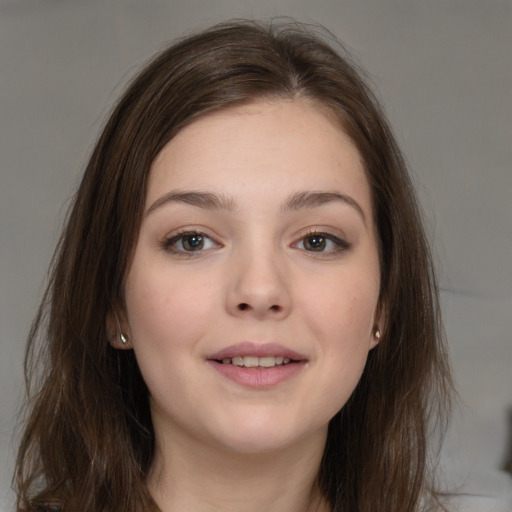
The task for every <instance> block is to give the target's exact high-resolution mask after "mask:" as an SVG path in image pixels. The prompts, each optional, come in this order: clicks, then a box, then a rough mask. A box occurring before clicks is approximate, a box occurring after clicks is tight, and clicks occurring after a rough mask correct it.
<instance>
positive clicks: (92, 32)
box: [0, 0, 512, 498]
mask: <svg viewBox="0 0 512 512" xmlns="http://www.w3.org/2000/svg"><path fill="white" fill-rule="evenodd" d="M276 15H289V16H294V17H297V18H298V19H300V20H302V21H317V22H320V23H322V24H324V25H325V26H326V27H327V28H329V29H330V30H331V31H332V32H334V33H335V34H336V35H337V36H338V37H340V38H341V39H342V40H343V41H344V42H345V43H346V44H347V46H348V48H349V49H351V51H352V52H353V54H354V55H355V57H356V58H357V59H358V60H359V61H361V62H362V63H363V65H364V66H365V67H366V68H367V69H368V70H369V71H370V74H371V77H372V79H373V81H374V82H375V84H377V87H378V94H379V96H380V97H381V98H382V99H383V101H384V104H385V106H386V108H387V111H388V114H389V116H390V118H391V120H392V123H393V125H394V128H395V131H396V133H397V136H398V139H399V141H400V142H401V145H402V147H403V149H404V151H405V153H406V155H407V157H408V160H409V162H410V165H411V168H412V170H413V174H414V177H415V180H416V183H417V186H418V190H419V194H420V197H421V200H422V203H423V207H424V209H425V212H426V216H427V219H428V223H429V228H430V230H431V232H432V235H433V238H434V241H435V245H436V258H437V263H438V268H439V273H440V281H441V285H442V288H443V292H442V301H443V308H444V314H445V323H446V330H447V335H448V340H449V344H450V347H451V352H452V356H453V366H454V369H455V375H456V379H457V383H458V386H459V391H460V394H461V398H462V401H461V403H462V405H461V408H460V411H459V412H458V413H457V414H456V416H455V422H454V424H453V425H452V428H451V430H450V433H449V436H448V441H447V446H446V448H445V453H446V454H447V457H448V458H450V459H451V460H457V461H463V463H464V464H468V465H471V466H478V467H481V468H484V469H489V470H490V469H496V468H498V467H499V466H500V465H501V464H502V462H503V458H504V456H505V449H506V445H507V437H508V433H507V422H506V414H507V410H509V409H510V408H511V407H512V371H511V370H510V366H511V363H512V328H511V325H512V322H511V317H512V228H511V225H512V201H511V199H510V197H511V195H512V169H511V162H512V150H511V147H512V137H511V135H512V134H511V119H512V101H511V100H512V98H511V96H512V94H511V90H512V87H511V86H512V60H511V57H512V1H511V0H430V1H422V0H417V1H414V0H410V1H404V0H402V1H400V0H346V1H344V0H331V1H329V0H316V1H314V2H313V1H311V0H296V1H292V0H289V1H285V0H282V1H278V0H274V1H272V0H259V1H256V0H254V1H251V0H239V1H236V2H235V1H222V0H209V1H206V0H205V1H200V0H189V1H178V0H174V1H173V0H167V1H165V0H154V1H147V0H146V1H144V0H138V1H137V0H102V1H99V0H82V1H65V0H61V1H57V0H53V1H50V0H12V1H9V0H0V119H1V122H0V180H1V186H0V229H1V232H0V240H1V242H0V265H1V267H0V283H1V289H0V315H1V322H0V350H1V357H0V489H1V491H0V498H1V496H2V495H5V492H6V491H5V490H6V489H7V488H8V485H9V479H10V474H11V471H12V460H13V454H14V446H13V442H12V441H11V434H12V431H13V429H15V425H16V420H15V411H16V404H17V403H18V400H19V398H20V396H21V395H22V393H23V380H22V370H21V366H22V357H23V347H24V340H25V337H26V334H27V331H28V328H29V324H30V321H31V319H32V317H33V315H34V313H35V310H36V307H37V304H38V301H39V300H40V298H41V294H42V290H43V282H44V279H45V272H46V269H47V266H48V263H49V260H50V257H51V254H52V251H53V247H54V245H55V243H56V239H57V235H58V232H59V228H60V225H61V222H62V220H63V216H64V213H65V211H66V208H67V206H68V204H69V200H68V199H69V197H70V195H71V193H72V191H73V190H74V188H75V186H76V185H77V182H78V179H79V176H80V174H81V171H82V168H83V165H84V163H85V161H86V158H87V156H88V154H89V152H90V150H91V146H92V144H93V142H94V140H95V138H96V136H97V134H98V132H99V129H100V127H101V125H102V122H103V121H104V119H105V117H106V115H107V113H108V111H109V109H110V107H111V105H112V103H113V101H114V100H115V99H116V98H117V97H118V96H119V94H120V92H121V91H122V89H123V84H124V83H125V82H126V81H127V80H128V79H129V78H130V77H132V76H133V74H134V73H135V71H136V70H137V69H138V67H139V66H140V65H141V64H142V63H143V62H144V61H145V60H146V59H147V58H148V57H149V56H150V55H152V54H153V53H154V52H155V51H156V50H158V49H159V48H161V47H162V45H163V43H164V42H165V41H168V40H170V39H172V38H174V37H176V36H181V35H184V34H185V33H187V32H188V31H189V30H190V29H199V28H204V27H206V26H208V25H210V24H211V23H214V22H217V21H221V20H223V19H226V18H232V17H256V18H261V17H270V16H276ZM100 321H101V320H100Z"/></svg>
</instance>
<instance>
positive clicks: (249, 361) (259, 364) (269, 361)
mask: <svg viewBox="0 0 512 512" xmlns="http://www.w3.org/2000/svg"><path fill="white" fill-rule="evenodd" d="M216 361H217V362H218V363H221V364H229V365H233V366H241V367H244V368H275V367H276V366H286V365H288V364H292V363H295V362H297V361H294V360H293V359H290V358H289V357H282V356H263V357H257V356H235V357H225V358H222V359H219V360H216Z"/></svg>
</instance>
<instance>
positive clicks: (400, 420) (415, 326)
mask: <svg viewBox="0 0 512 512" xmlns="http://www.w3.org/2000/svg"><path fill="white" fill-rule="evenodd" d="M363 76H364V75H363V74H362V72H361V71H360V70H359V68H358V66H357V65H355V64H354V63H353V62H352V60H351V58H350V56H349V55H348V54H347V53H346V51H345V50H344V49H343V47H342V46H341V44H339V43H337V42H336V41H335V39H334V38H333V37H332V36H331V35H328V34H326V32H324V31H322V30H320V29H318V28H312V27H306V26H303V25H300V24H298V23H295V22H290V21H287V22H286V23H283V22H279V23H278V22H273V23H269V24H265V23H260V22H254V21H235V22H228V23H224V24H221V25H217V26H215V27H212V28H210V29H207V30H205V31H202V32H200V33H197V34H194V35H191V36H188V37H185V38H183V39H181V40H179V41H177V42H175V43H173V44H172V45H171V46H169V47H167V48H166V49H165V50H164V51H163V52H161V53H160V54H158V55H157V56H156V57H155V58H154V59H153V60H152V61H151V62H150V63H149V64H148V65H147V66H146V67H145V68H144V69H143V70H142V71H141V72H140V73H138V75H137V76H136V77H135V79H134V80H133V81H132V82H131V84H130V85H129V86H128V88H127V90H126V92H125V93H124V95H123V96H122V97H121V99H120V101H119V102H118V103H117V104H116V106H115V107H114V109H113V111H112V113H111V115H110V116H109V119H108V120H107V122H106V124H105V126H104V129H103V131H102V134H101V136H100V138H99V140H98V142H97V144H96V146H95V148H94V149H93V151H92V154H91V157H90V160H89V162H88V164H87V167H86V169H85V173H84V176H83V180H82V182H81V184H80V186H79V188H78V190H77V192H76V194H75V196H74V199H73V202H72V205H71V208H70V211H69V214H68V216H67V221H66V225H65V228H64V230H63V233H62V235H61V238H60V241H59V244H58V247H57V249H56V252H55V255H54V259H53V261H52V266H51V273H50V278H49V284H48V287H47V289H46V293H45V295H44V298H43V301H42V303H41V306H40V309H39V311H38V314H37V316H36V318H35V320H34V323H33V325H32V328H31V331H30V334H29V338H28V344H27V352H26V359H25V374H26V380H27V399H26V403H25V406H24V416H23V418H24V420H23V421H24V430H23V433H22V437H21V441H20V447H19V452H18V457H17V467H16V474H15V478H14V485H15V489H16V493H17V510H18V511H81V512H98V511H103V512H113V511H120V510H122V511H124V512H130V511H132V512H141V511H149V510H155V509H156V507H155V504H154V502H153V500H152V499H151V496H150V495H149V492H148V490H147V488H146V485H145V479H146V476H147V474H148V470H149V467H150V465H151V463H152V458H153V453H154V431H153V427H152V422H151V415H150V410H149V401H148V390H147V387H146V385H145V383H144V381H143V378H142V376H141V374H140V371H139V369H138V366H137V362H136V359H135V356H134V353H133V351H120V350H115V349H113V348H112V347H111V345H110V343H109V336H111V333H110V332H108V331H107V322H106V318H107V317H108V315H112V314H115V312H120V311H123V308H124V297H123V283H124V278H125V276H126V273H127V271H128V269H129V267H130V262H131V258H132V257H133V252H134V247H135V244H136V241H137V237H138V233H139V228H140V223H141V218H142V214H143V208H144V204H145V196H146V187H147V181H148V174H149V172H150V167H151V164H152V162H153V161H154V160H155V157H156V156H157V155H158V154H159V152H160V151H161V150H162V148H163V147H164V146H165V145H166V144H167V143H168V142H169V140H171V139H172V138H173V136H174V135H176V133H177V132H179V131H180V130H181V129H182V128H183V127H185V126H186V125H188V124H190V123H192V122H193V121H194V120H196V119H198V118H199V117H201V116H205V115H208V113H210V112H215V111H219V110H222V109H227V108H230V107H233V106H238V105H242V104H247V103H250V102H253V101H256V100H258V99H279V98H283V99H293V98H304V99H307V100H309V101H311V102H312V103H313V104H316V105H318V107H319V108H322V109H324V111H326V112H328V114H329V116H331V117H332V119H334V120H335V121H336V122H337V123H339V126H340V129H341V130H344V131H345V132H346V133H347V134H348V135H349V136H350V137H351V138H352V140H353V141H354V143H355V144H356V146H357V148H358V150H359V152H360V154H361V157H362V160H363V163H364V168H365V171H366V176H367V178H368V182H369V184H370V188H371V197H372V206H373V215H374V217H375V223H376V226H377V234H378V244H379V250H380V272H381V290H380V297H379V308H380V311H381V312H382V318H383V319H384V322H383V332H382V337H381V340H380V343H379V344H378V346H377V347H376V348H375V349H373V350H372V351H371V352H370V354H369V357H368V361H367V364H366V367H365V369H364V372H363V375H362V378H361V380H360V382H359V384H358V386H357V388H356V389H355V391H354V392H353V394H352V396H351V398H350V399H349V401H348V403H347V404H346V405H345V406H344V407H343V408H342V409H341V410H340V411H339V412H338V413H337V414H336V416H334V417H333V418H332V420H331V421H330V424H329V429H328V437H327V443H326V446H325V451H324V455H323V460H322V463H321V468H320V471H319V474H318V482H319V485H320V488H321V490H322V491H323V493H324V495H325V497H326V499H327V501H328V503H329V504H330V505H331V508H332V511H333V512H376V511H379V512H397V511H400V512H413V511H420V510H430V509H431V508H432V507H433V506H434V504H435V503H436V502H437V501H438V495H437V494H436V492H435V490H434V488H433V485H432V484H433V478H432V477H433V471H432V467H431V464H430V460H431V459H430V457H429V449H428V440H429V437H431V436H433V435H434V430H435V428H436V427H440V426H442V425H443V424H444V418H445V417H446V413H447V410H448V406H449V402H450V396H451V389H452V388H451V379H450V373H449V367H448V363H447V359H446V354H445V347H444V339H443V332H442V326H441V320H440V313H439V304H438V290H437V284H436V278H435V273H434V270H433V264H432V258H431V251H430V248H429V244H428V241H427V238H426V236H425V232H424V228H423V223H422V219H421V214H420V211H419V208H418V204H417V200H416V198H415V192H414V188H413V185H412V183H411V179H410V177H409V174H408V172H407V169H406V165H405V163H404V159H403V157H402V155H401V152H400V150H399V148H398V146H397V143H396V141H395V138H394V136H393V134H392V133H391V130H390V128H389V125H388V122H387V121H386V118H385V115H384V113H383V111H382V109H381V107H380V106H379V104H378V102H377V100H376V99H375V96H374V94H373V93H372V92H371V90H370V89H369V87H368V85H367V83H366V81H365V80H364V79H363ZM340 371H341V370H340ZM234 485H235V483H234Z"/></svg>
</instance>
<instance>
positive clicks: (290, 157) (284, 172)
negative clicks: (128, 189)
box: [147, 99, 370, 208]
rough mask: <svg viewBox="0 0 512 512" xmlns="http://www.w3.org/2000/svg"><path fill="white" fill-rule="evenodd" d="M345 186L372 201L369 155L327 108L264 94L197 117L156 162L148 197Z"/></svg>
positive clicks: (343, 188) (366, 201)
mask: <svg viewBox="0 0 512 512" xmlns="http://www.w3.org/2000/svg"><path fill="white" fill-rule="evenodd" d="M276 187H278V188H279V189H281V190H286V191H288V192H289V191H293V189H294V188H297V189H309V190H331V189H333V190H338V191H341V192H343V193H347V194H352V195H355V196H357V197H358V199H359V201H361V202H362V203H363V205H366V206H367V207H368V208H369V207H370V197H369V196H370V194H369V185H368V181H367V179H366V173H365V171H364V166H363V161H362V158H361V155H360V154H359V151H358V149H357V148H356V146H355V144H354V143H353V141H352V140H351V138H350V137H349V136H348V135H347V134H346V133H345V132H344V131H343V129H342V128H341V123H338V122H337V121H336V120H335V118H334V116H333V115H329V113H328V111H327V109H325V108H323V107H320V106H318V105H317V104H315V103H313V102H310V101H307V100H303V99H294V100H273V101H258V102H254V103H251V104H249V105H244V106H239V107H233V108H230V109H226V110H222V111H219V112H216V113H213V114H208V115H205V116H204V117H202V118H200V119H198V120H197V121H194V122H193V123H191V124H190V125H188V126H187V127H185V128H184V129H183V130H181V131H180V132H179V133H178V134H177V135H176V136H175V137H174V138H173V139H172V140H171V141H170V142H169V143H168V144H167V145H166V146H165V147H164V149H163V150H162V151H161V152H160V154H159V155H158V156H157V158H156V159H155V161H154V162H153V165H152V167H151V172H150V176H149V183H148V196H147V202H151V201H152V200H154V199H156V197H158V195H159V194H161V193H164V192H168V191H169V190H171V189H173V188H184V189H205V188H207V189H212V190H214V191H221V192H224V193H228V194H229V193H230V192H233V193H234V194H235V195H240V194H242V195H243V194H244V193H245V194H246V195H247V196H248V197H250V196H251V194H252V193H254V192H255V191H256V190H261V189H262V188H263V189H265V188H266V189H267V193H268V195H269V196H272V195H274V192H275V189H276Z"/></svg>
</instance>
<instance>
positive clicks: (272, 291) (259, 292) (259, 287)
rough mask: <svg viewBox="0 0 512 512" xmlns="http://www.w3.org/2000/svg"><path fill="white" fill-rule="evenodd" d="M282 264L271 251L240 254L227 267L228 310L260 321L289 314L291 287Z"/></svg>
mask: <svg viewBox="0 0 512 512" xmlns="http://www.w3.org/2000/svg"><path fill="white" fill-rule="evenodd" d="M285 267H286V266H285V264H284V262H283V261H281V260H280V259H279V257H277V256H276V255H275V254H272V253H264V252H263V251H258V252H257V253H252V254H251V255H249V254H247V253H245V254H240V255H239V256H238V258H237V261H232V262H231V264H230V268H229V270H228V272H229V276H230V278H229V283H230V284H229V288H228V291H227V298H226V300H227V309H228V312H229V313H230V314H231V315H234V316H238V317H249V316H251V317H254V318H257V319H261V320H262V319H267V318H268V319H276V320H277V319H283V318H286V317H287V316H288V314H289V313H290V307H291V294H290V291H291V290H290V286H289V284H290V283H289V278H288V276H287V269H286V268H285Z"/></svg>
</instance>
